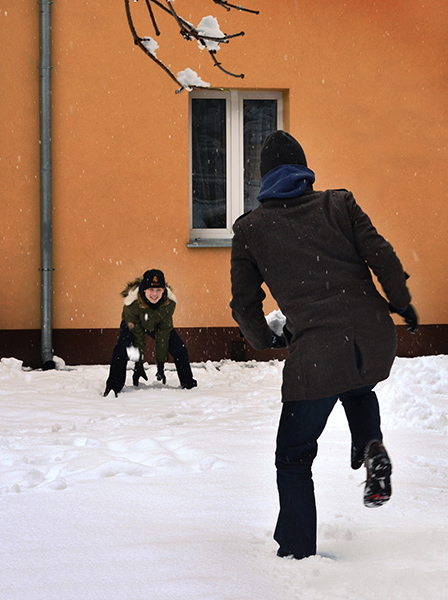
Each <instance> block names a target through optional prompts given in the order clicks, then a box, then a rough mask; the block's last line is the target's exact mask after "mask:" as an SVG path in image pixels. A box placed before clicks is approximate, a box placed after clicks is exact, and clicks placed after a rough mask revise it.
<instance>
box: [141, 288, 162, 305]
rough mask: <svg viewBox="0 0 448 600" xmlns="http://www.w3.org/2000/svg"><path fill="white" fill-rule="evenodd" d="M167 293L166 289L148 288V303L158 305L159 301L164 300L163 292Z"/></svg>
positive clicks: (146, 294)
mask: <svg viewBox="0 0 448 600" xmlns="http://www.w3.org/2000/svg"><path fill="white" fill-rule="evenodd" d="M164 291H165V288H163V287H162V288H161V287H158V288H153V287H150V288H147V289H146V290H145V292H144V293H145V297H146V299H147V300H148V302H151V304H157V302H159V300H160V299H161V298H162V296H163V292H164Z"/></svg>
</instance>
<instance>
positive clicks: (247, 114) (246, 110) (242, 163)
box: [190, 90, 283, 246]
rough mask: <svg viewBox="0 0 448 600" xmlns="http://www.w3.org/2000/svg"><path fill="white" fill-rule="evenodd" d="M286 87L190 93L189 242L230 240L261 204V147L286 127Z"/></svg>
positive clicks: (217, 242) (198, 244) (217, 243)
mask: <svg viewBox="0 0 448 600" xmlns="http://www.w3.org/2000/svg"><path fill="white" fill-rule="evenodd" d="M282 97H283V96H282V92H247V91H238V90H230V91H227V92H226V91H223V92H221V91H214V90H210V91H193V92H191V93H190V245H193V246H201V245H229V244H230V240H231V237H232V225H233V223H234V221H235V219H237V218H238V217H239V216H240V215H241V214H243V213H244V212H247V211H248V210H252V209H253V208H256V207H257V206H258V201H257V199H256V197H257V194H258V190H259V187H260V179H261V177H260V169H259V164H260V150H261V146H262V144H263V141H264V139H265V138H266V136H267V135H268V134H269V133H271V132H272V131H275V130H276V129H282V117H283V110H282V108H283V103H282Z"/></svg>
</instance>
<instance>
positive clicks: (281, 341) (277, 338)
mask: <svg viewBox="0 0 448 600" xmlns="http://www.w3.org/2000/svg"><path fill="white" fill-rule="evenodd" d="M287 345H288V344H287V342H286V338H285V336H284V335H283V334H282V335H277V334H276V333H274V332H272V339H271V343H270V344H269V348H274V349H275V350H281V349H282V348H286V346H287Z"/></svg>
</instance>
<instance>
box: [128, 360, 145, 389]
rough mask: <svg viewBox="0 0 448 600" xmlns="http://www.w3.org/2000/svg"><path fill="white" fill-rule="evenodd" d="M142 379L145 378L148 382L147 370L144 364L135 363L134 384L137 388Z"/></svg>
mask: <svg viewBox="0 0 448 600" xmlns="http://www.w3.org/2000/svg"><path fill="white" fill-rule="evenodd" d="M140 377H143V379H145V380H146V381H148V376H147V375H146V373H145V369H144V368H143V363H140V362H139V363H135V367H134V373H133V375H132V383H133V384H134V386H135V387H138V380H139V379H140Z"/></svg>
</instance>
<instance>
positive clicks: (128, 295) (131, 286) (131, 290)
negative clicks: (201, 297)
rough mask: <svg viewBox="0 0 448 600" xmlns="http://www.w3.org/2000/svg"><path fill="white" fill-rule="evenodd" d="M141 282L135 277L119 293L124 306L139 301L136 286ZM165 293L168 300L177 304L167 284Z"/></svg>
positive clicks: (139, 278)
mask: <svg viewBox="0 0 448 600" xmlns="http://www.w3.org/2000/svg"><path fill="white" fill-rule="evenodd" d="M141 280H142V278H141V277H137V278H136V279H134V280H133V281H129V282H128V283H127V284H126V287H125V288H124V290H123V291H122V292H121V295H122V296H123V298H124V303H125V304H126V306H130V305H131V304H132V303H133V302H135V301H136V300H139V294H138V286H139V285H140V282H141ZM166 291H167V294H168V298H169V299H170V300H172V301H173V302H175V303H176V304H177V298H176V296H175V295H174V293H173V290H172V289H171V288H170V286H169V285H168V284H167V285H166Z"/></svg>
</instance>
